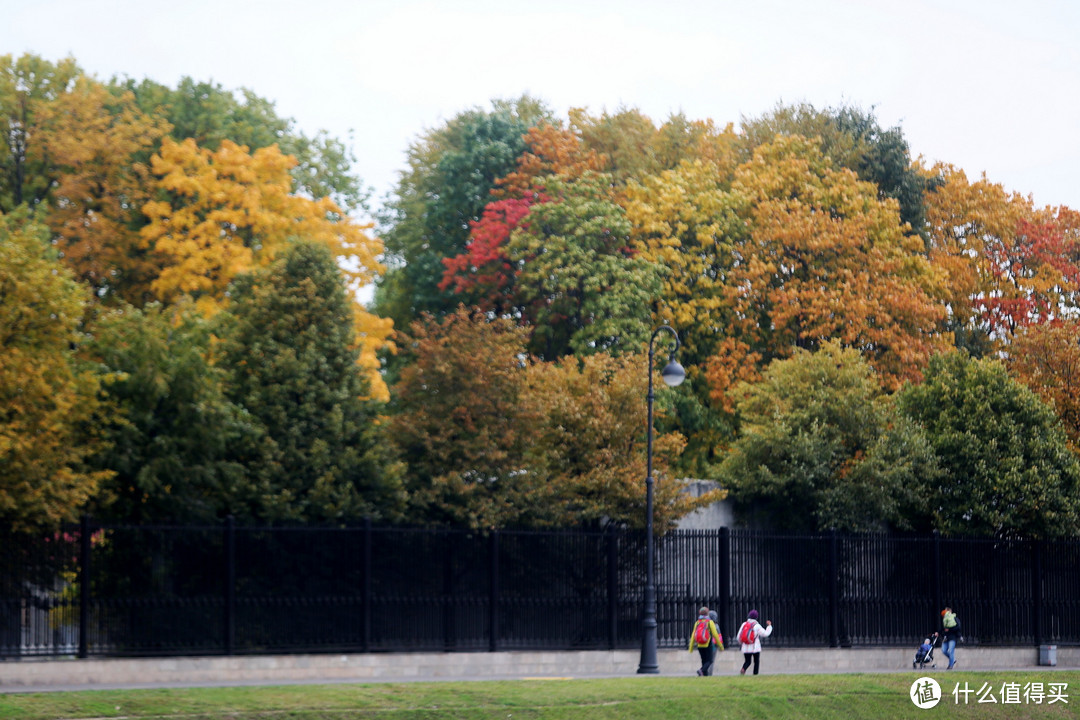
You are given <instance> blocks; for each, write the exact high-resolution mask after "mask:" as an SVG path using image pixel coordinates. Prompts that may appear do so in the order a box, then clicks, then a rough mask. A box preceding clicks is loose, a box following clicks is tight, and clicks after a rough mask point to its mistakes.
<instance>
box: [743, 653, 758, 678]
mask: <svg viewBox="0 0 1080 720" xmlns="http://www.w3.org/2000/svg"><path fill="white" fill-rule="evenodd" d="M742 655H743V657H744V658H745V659H744V660H743V664H742V669H743V672H746V668H748V667H750V663H751V662H753V663H754V674H755V675H757V674H758V666H759V664H760V663H761V653H759V652H756V653H743V654H742Z"/></svg>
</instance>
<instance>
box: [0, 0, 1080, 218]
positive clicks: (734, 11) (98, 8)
mask: <svg viewBox="0 0 1080 720" xmlns="http://www.w3.org/2000/svg"><path fill="white" fill-rule="evenodd" d="M3 4H4V6H5V7H4V10H3V13H2V16H3V19H2V22H0V54H8V53H12V54H15V55H20V54H22V53H24V52H32V53H35V54H37V55H41V56H43V57H45V58H48V59H50V60H58V59H60V58H63V57H66V56H68V55H71V56H73V57H74V58H75V59H76V60H77V61H78V63H79V64H80V65H81V66H82V67H83V68H84V69H85V70H86V71H88V72H89V73H91V74H93V75H95V76H97V77H98V78H100V79H102V80H106V79H108V78H109V77H111V76H113V75H115V74H121V75H129V76H132V77H135V78H142V77H149V78H151V79H153V80H156V81H158V82H161V83H165V84H168V85H171V86H175V84H176V82H177V81H178V80H179V79H180V78H181V77H183V76H185V75H190V76H192V77H194V78H195V79H197V80H213V81H215V82H218V83H220V84H221V85H222V86H224V87H226V88H228V89H236V88H240V87H247V88H250V89H251V90H253V91H255V92H256V93H257V94H259V95H261V96H263V97H266V98H268V99H270V100H272V101H274V102H275V104H276V108H277V111H278V113H279V114H280V115H282V116H285V117H292V118H295V119H296V121H297V123H298V126H299V127H300V128H301V129H303V130H304V131H306V132H308V133H309V134H312V133H314V132H316V131H318V130H320V129H325V130H328V131H329V132H330V133H331V134H333V135H335V136H337V137H339V138H341V139H343V140H348V138H349V135H350V132H351V133H352V135H351V137H352V140H351V143H352V146H353V148H354V151H355V153H356V155H357V159H358V163H357V170H358V171H359V173H360V175H361V176H362V178H363V179H364V182H365V183H366V184H368V185H371V186H373V187H374V188H375V190H376V200H378V198H379V197H381V196H382V195H383V194H384V193H385V192H387V191H388V190H389V189H390V188H391V187H392V186H393V184H394V182H395V180H396V178H397V174H398V172H399V171H401V170H402V169H403V168H404V163H405V151H406V149H407V147H408V145H409V143H410V141H412V140H413V139H415V138H416V137H417V135H418V134H419V133H421V132H423V131H424V130H425V129H427V128H432V127H437V126H439V125H440V124H441V123H442V122H444V121H445V120H447V119H449V118H451V117H453V116H454V115H455V114H456V113H458V112H459V111H461V110H464V109H467V108H470V107H475V106H484V107H487V106H488V101H489V100H490V99H492V98H495V97H505V98H511V97H518V96H520V95H521V94H522V93H523V92H528V93H529V94H531V95H533V96H535V97H538V98H540V99H542V100H544V101H546V102H547V103H548V105H549V106H550V107H551V108H552V109H554V110H555V111H556V112H557V113H559V114H560V115H562V116H564V117H565V113H566V110H567V109H568V108H571V107H587V108H589V109H590V110H591V111H594V112H597V113H599V112H600V111H602V110H604V109H608V110H614V109H616V108H618V107H619V106H620V105H625V106H629V107H637V108H639V109H641V110H642V111H643V112H644V113H646V114H647V115H649V116H650V117H651V118H652V119H653V120H654V121H655V122H657V123H659V122H661V121H662V120H664V119H665V118H666V117H667V116H668V115H669V114H670V113H672V112H678V111H680V110H681V111H683V112H685V113H686V115H687V116H688V117H689V118H691V119H705V118H711V119H713V120H714V121H716V122H717V123H719V124H721V125H723V124H726V123H727V122H734V123H736V125H738V122H739V120H740V119H741V118H742V117H756V116H759V115H761V114H762V113H764V112H766V111H768V110H769V109H771V108H773V107H774V106H775V105H776V104H777V103H778V102H780V101H783V102H785V103H794V102H801V101H807V102H810V103H813V104H814V105H815V106H817V107H819V108H823V107H828V106H835V105H838V104H841V103H849V104H854V105H857V106H859V107H862V108H864V109H869V108H870V107H874V108H875V112H876V114H877V117H878V120H879V122H880V123H881V124H882V125H883V126H885V127H891V126H893V125H900V126H901V127H902V128H903V130H904V134H905V136H906V137H907V139H908V142H909V144H910V146H911V150H912V154H913V155H915V156H918V155H922V156H923V157H924V158H925V159H927V160H928V161H934V160H943V161H946V162H950V163H952V164H954V165H957V166H959V167H962V168H963V169H965V170H966V171H967V172H968V174H969V176H971V177H975V176H978V175H979V174H980V173H982V172H985V173H986V174H987V176H988V177H989V179H990V180H992V181H994V182H999V183H1001V184H1003V185H1004V186H1005V187H1006V188H1007V189H1009V190H1015V191H1019V192H1021V193H1022V194H1025V195H1027V194H1031V195H1032V196H1033V197H1034V200H1035V202H1036V204H1038V205H1063V204H1064V205H1069V206H1070V207H1074V208H1077V207H1080V174H1078V172H1077V169H1078V168H1080V95H1078V90H1080V43H1078V41H1077V37H1078V35H1080V3H1078V2H1074V1H1073V0H1060V1H1054V0H1024V2H1002V1H1000V0H981V1H979V0H904V2H896V1H891V2H884V1H882V2H869V1H865V2H862V1H857V0H819V1H817V2H810V1H808V0H790V1H788V0H740V1H739V2H721V1H717V2H688V1H683V0H664V1H663V2H660V1H659V0H656V1H654V2H639V1H637V0H618V1H615V2H608V1H607V0H604V1H601V2H590V1H589V0H577V1H576V2H575V1H570V2H566V1H564V0H547V1H542V2H535V1H534V2H528V3H525V2H514V1H513V0H502V1H501V2H498V1H484V0H455V1H454V2H441V3H440V2H428V1H422V0H392V1H384V0H359V1H352V2H339V1H335V0H308V1H307V2H298V1H297V0H287V1H285V0H260V1H258V2H255V1H251V2H239V1H237V0H184V1H182V2H176V1H175V0H173V1H171V2H160V1H158V0H139V1H137V2H136V1H134V0H96V1H93V2H91V1H90V0H36V2H13V0H6V1H5V2H4V3H3Z"/></svg>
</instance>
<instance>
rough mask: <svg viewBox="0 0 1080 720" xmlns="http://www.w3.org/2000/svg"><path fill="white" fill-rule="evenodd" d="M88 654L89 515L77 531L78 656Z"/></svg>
mask: <svg viewBox="0 0 1080 720" xmlns="http://www.w3.org/2000/svg"><path fill="white" fill-rule="evenodd" d="M89 654H90V516H89V515H87V514H83V516H82V527H81V529H80V532H79V657H81V658H85V657H87V656H89Z"/></svg>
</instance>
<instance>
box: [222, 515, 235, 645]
mask: <svg viewBox="0 0 1080 720" xmlns="http://www.w3.org/2000/svg"><path fill="white" fill-rule="evenodd" d="M224 541H225V654H226V655H232V654H233V650H234V649H235V644H236V520H235V519H234V518H233V516H232V515H228V516H226V517H225V538H224Z"/></svg>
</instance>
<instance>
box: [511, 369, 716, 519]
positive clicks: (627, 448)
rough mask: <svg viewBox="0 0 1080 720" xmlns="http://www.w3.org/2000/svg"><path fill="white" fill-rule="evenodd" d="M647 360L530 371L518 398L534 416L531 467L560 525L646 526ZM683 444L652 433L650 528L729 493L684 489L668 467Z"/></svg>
mask: <svg viewBox="0 0 1080 720" xmlns="http://www.w3.org/2000/svg"><path fill="white" fill-rule="evenodd" d="M647 365H648V364H647V363H646V361H645V358H644V357H642V356H641V355H624V356H619V357H613V356H611V355H607V354H605V353H597V354H595V355H589V356H587V357H585V358H583V359H582V360H581V362H577V361H569V362H567V361H563V362H560V363H535V364H533V365H532V366H530V367H529V368H528V372H527V383H526V390H525V391H524V393H523V395H524V397H523V398H522V403H523V404H524V405H526V406H528V407H530V408H535V410H534V411H533V413H532V414H533V415H534V416H535V417H536V418H538V420H537V422H536V424H535V425H534V426H533V427H532V428H530V429H529V437H530V457H531V463H530V465H531V466H532V467H534V468H536V469H537V472H538V474H539V475H540V476H541V477H543V478H544V486H545V487H546V488H548V489H549V492H551V493H552V496H553V497H552V498H551V500H550V504H551V507H552V508H554V509H555V510H554V514H555V517H556V520H557V521H558V522H559V524H564V525H568V524H573V525H581V524H584V525H589V524H592V525H598V524H600V523H601V521H602V520H603V519H605V518H606V519H608V520H612V521H614V522H617V523H625V524H627V525H629V526H631V527H643V526H644V521H645V512H644V511H645V507H644V502H645V495H644V492H643V490H644V484H645V477H646V475H647V467H648V465H647V456H646V447H645V444H646V443H645V440H646V433H645V430H646V422H647V418H648V410H647V405H646V404H645V403H643V402H641V398H642V397H644V395H645V393H646V391H647V387H648V380H649V378H648V375H647V373H646V368H647ZM656 382H657V383H659V382H660V381H659V379H656ZM660 385H661V386H663V383H660ZM660 412H661V413H662V409H661V410H660ZM658 414H659V413H658ZM685 445H686V439H685V438H684V437H683V436H682V435H681V434H679V433H677V432H670V433H657V435H656V440H655V458H654V459H655V466H656V467H655V468H654V472H653V475H654V477H655V478H656V479H657V481H656V485H655V497H654V502H655V508H654V525H655V528H656V532H657V533H659V534H664V533H666V532H667V531H668V530H671V529H672V528H674V527H675V524H676V523H677V522H678V520H679V518H681V517H683V516H685V515H686V514H687V513H689V512H692V511H693V510H696V509H698V508H701V507H705V506H707V505H709V504H710V503H713V502H717V501H719V500H722V499H723V498H724V497H725V496H726V495H727V492H726V491H722V490H716V491H711V492H708V493H705V494H703V495H701V496H698V497H693V496H691V495H689V494H688V493H685V492H683V490H684V486H683V484H682V483H680V482H679V481H678V479H677V478H676V477H673V476H672V473H671V472H669V468H670V467H671V466H672V465H673V464H674V463H675V461H677V459H678V457H679V455H680V454H681V453H682V451H683V449H684V447H685Z"/></svg>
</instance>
